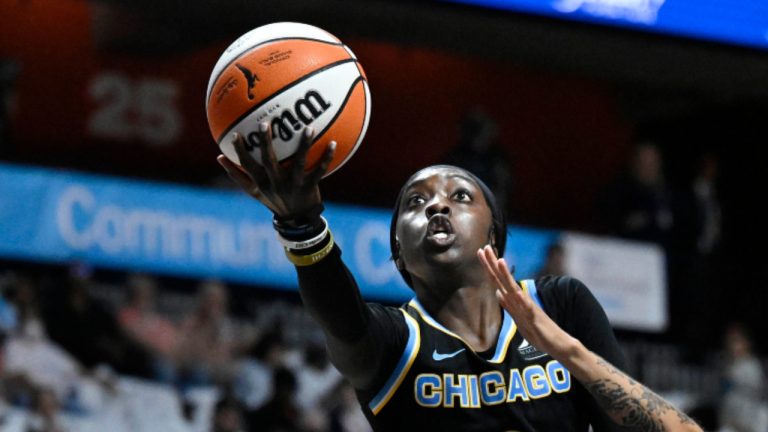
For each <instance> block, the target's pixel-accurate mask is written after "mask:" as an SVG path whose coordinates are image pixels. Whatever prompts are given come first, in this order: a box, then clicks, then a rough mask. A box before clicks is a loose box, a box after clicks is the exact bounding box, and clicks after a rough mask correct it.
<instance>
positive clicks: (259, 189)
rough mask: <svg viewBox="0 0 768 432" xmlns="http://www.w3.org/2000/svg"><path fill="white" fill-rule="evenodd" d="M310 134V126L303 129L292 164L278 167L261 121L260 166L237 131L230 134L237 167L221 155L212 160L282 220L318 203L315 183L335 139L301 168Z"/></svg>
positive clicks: (325, 166) (267, 129)
mask: <svg viewBox="0 0 768 432" xmlns="http://www.w3.org/2000/svg"><path fill="white" fill-rule="evenodd" d="M314 137H315V131H314V129H312V128H310V127H307V128H306V129H304V133H303V134H302V137H301V142H300V143H299V148H298V150H297V151H296V154H295V155H294V162H293V164H291V165H290V166H287V167H286V166H282V165H281V164H280V163H279V162H278V161H277V157H276V156H275V150H274V147H273V146H272V131H271V128H270V126H269V123H261V124H260V125H259V142H260V143H262V144H261V146H260V148H261V161H262V164H261V165H260V164H259V163H258V162H257V161H256V160H255V159H254V158H253V156H251V154H250V153H249V152H248V150H247V149H246V147H245V140H243V137H242V136H241V135H239V134H234V138H233V140H232V145H233V146H234V148H235V151H236V152H237V157H238V159H240V166H238V165H237V164H235V163H234V162H232V161H230V160H229V159H228V158H227V157H226V156H224V155H219V156H218V158H217V159H216V160H217V161H218V162H219V165H221V166H222V167H223V168H224V170H225V171H226V172H227V174H228V175H229V177H230V178H231V179H232V180H233V181H234V182H235V183H237V184H238V185H239V186H240V188H242V189H243V190H244V191H245V192H247V193H248V194H249V195H251V196H252V197H254V198H256V199H257V200H259V201H260V202H261V203H262V204H264V205H265V206H267V208H269V209H270V210H271V211H272V213H274V214H275V215H277V216H279V217H281V218H285V219H292V218H297V217H301V216H303V215H305V214H306V213H307V212H308V211H311V210H312V209H314V208H317V207H318V206H319V205H320V204H321V202H322V199H321V198H320V188H318V186H317V185H318V183H319V182H320V179H321V178H323V175H325V173H326V172H327V171H328V166H329V165H330V163H331V160H332V159H333V153H334V151H335V149H336V142H335V141H331V143H330V144H329V145H328V149H327V150H326V152H325V154H324V155H323V158H322V159H321V160H320V163H318V164H317V166H316V167H314V168H313V169H312V170H310V171H308V172H307V171H305V170H304V169H305V166H306V160H307V152H308V151H309V148H310V146H311V145H312V142H313V141H314Z"/></svg>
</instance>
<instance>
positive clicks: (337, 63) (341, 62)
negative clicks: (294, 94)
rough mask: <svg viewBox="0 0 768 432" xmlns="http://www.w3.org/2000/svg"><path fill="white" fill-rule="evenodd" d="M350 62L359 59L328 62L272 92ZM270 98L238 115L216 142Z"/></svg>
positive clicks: (283, 89) (273, 93)
mask: <svg viewBox="0 0 768 432" xmlns="http://www.w3.org/2000/svg"><path fill="white" fill-rule="evenodd" d="M350 62H357V61H356V60H355V59H352V58H349V59H345V60H339V61H337V62H333V63H329V64H327V65H325V66H323V67H321V68H319V69H316V70H313V71H312V72H310V73H308V74H306V75H304V76H302V77H301V78H299V79H297V80H294V81H292V82H290V83H288V84H286V85H284V86H283V87H281V88H279V89H277V90H275V91H274V92H272V95H277V94H280V93H282V92H284V91H285V90H287V89H288V88H290V87H293V86H295V85H297V84H299V83H300V82H302V81H306V80H307V79H309V78H312V77H313V76H315V75H317V74H319V73H320V72H323V71H326V70H328V69H332V68H335V67H336V66H340V65H342V64H346V63H350ZM269 100H271V98H270V99H265V100H263V101H261V102H260V103H259V104H258V105H255V106H252V107H251V108H250V109H249V110H247V111H245V112H244V113H243V114H241V115H240V117H238V118H236V119H235V120H233V121H232V122H231V124H230V126H229V127H228V128H227V129H225V130H224V132H222V133H220V134H219V136H218V137H217V138H216V142H217V143H218V142H220V141H221V139H222V138H224V137H225V136H227V134H228V133H230V132H231V131H232V129H234V128H235V126H236V125H237V124H238V123H240V122H241V121H243V119H244V118H246V117H248V116H249V115H251V113H253V112H254V111H256V110H257V109H259V108H261V107H262V106H263V105H264V104H265V103H266V102H267V101H269Z"/></svg>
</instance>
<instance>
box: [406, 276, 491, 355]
mask: <svg viewBox="0 0 768 432" xmlns="http://www.w3.org/2000/svg"><path fill="white" fill-rule="evenodd" d="M416 293H417V296H418V298H419V302H420V303H421V304H422V305H423V306H424V307H425V308H426V309H427V311H428V312H429V314H430V315H432V317H433V318H434V319H436V320H437V321H438V322H439V323H440V324H442V325H443V326H445V327H446V328H447V329H449V330H451V331H452V332H454V333H456V334H458V335H459V336H461V338H462V339H464V340H465V341H466V342H467V343H468V344H469V345H470V346H471V347H472V348H473V349H474V350H475V351H485V350H487V349H489V348H491V347H492V346H493V344H494V343H495V342H496V339H497V338H498V334H499V329H500V328H501V322H502V314H501V307H500V306H499V302H498V300H496V296H495V291H494V289H493V288H492V286H491V285H489V284H482V285H473V286H464V287H460V288H458V289H454V290H452V291H450V294H449V295H447V296H440V295H435V294H434V293H431V292H428V291H426V290H419V289H417V290H416Z"/></svg>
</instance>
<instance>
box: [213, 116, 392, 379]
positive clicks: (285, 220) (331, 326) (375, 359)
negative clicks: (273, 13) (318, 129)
mask: <svg viewBox="0 0 768 432" xmlns="http://www.w3.org/2000/svg"><path fill="white" fill-rule="evenodd" d="M270 129H271V128H270V127H269V125H268V124H266V123H265V124H262V125H260V130H259V142H260V143H262V145H261V146H260V151H261V160H262V164H261V165H260V164H259V163H258V162H256V161H255V160H254V158H253V157H252V156H251V155H250V154H249V153H248V151H247V150H246V148H245V142H244V140H243V139H242V137H240V136H236V137H235V138H234V140H233V145H234V148H235V150H236V152H237V156H238V159H239V161H240V166H238V165H237V164H235V163H234V162H232V161H230V160H229V159H227V158H226V157H225V156H224V155H220V156H219V157H218V159H217V160H218V162H219V164H220V165H221V166H222V167H223V168H224V170H225V171H226V172H227V174H228V175H229V176H230V178H232V180H233V181H235V183H237V184H238V185H239V186H240V187H241V188H242V189H243V190H244V191H245V192H246V193H248V194H249V195H251V196H252V197H254V198H256V199H257V200H259V201H260V202H261V203H262V204H263V205H264V206H266V207H267V208H268V209H269V210H271V211H272V213H273V214H274V217H275V218H274V226H275V229H276V230H277V232H278V234H279V235H280V236H281V237H282V238H283V240H286V239H287V240H289V241H288V242H287V243H288V244H292V243H293V244H294V245H295V244H296V242H301V241H306V240H310V239H319V242H318V243H317V244H316V245H315V246H312V247H308V248H302V249H296V250H294V249H290V248H289V250H290V252H289V253H288V254H287V255H288V257H289V259H290V260H291V261H292V262H293V263H294V264H295V265H296V272H297V274H298V278H299V292H300V294H301V298H302V301H303V303H304V306H305V308H306V310H307V311H308V312H309V314H310V315H311V316H312V317H313V318H314V319H315V320H316V321H317V322H318V323H319V324H320V326H321V327H322V328H323V330H324V332H325V334H326V344H327V346H328V351H329V356H330V358H331V361H332V362H333V364H334V366H336V368H337V369H339V371H340V372H341V373H342V374H343V375H344V376H345V377H346V378H347V379H348V380H349V381H350V382H351V383H352V385H353V386H354V387H356V388H358V389H366V388H370V387H371V386H375V385H376V382H377V381H378V380H380V377H381V374H382V371H385V370H387V369H388V366H389V364H390V363H391V364H394V363H395V362H396V361H397V358H396V357H393V356H395V355H396V353H398V352H399V351H402V347H403V346H405V340H404V336H405V335H406V334H407V329H406V326H405V323H404V318H403V317H402V316H401V314H399V313H394V312H393V311H392V310H390V309H391V308H385V307H382V306H379V305H368V304H366V303H365V302H364V301H363V299H362V297H361V295H360V290H359V289H358V287H357V284H356V282H355V279H354V277H353V276H352V274H351V273H350V272H349V270H348V269H347V267H346V266H345V265H344V263H343V262H342V260H341V251H340V249H339V248H338V246H336V245H334V244H333V239H332V235H330V234H329V230H327V225H326V223H325V221H324V220H323V219H322V218H321V217H320V213H321V212H322V210H323V205H322V199H321V197H320V189H319V187H318V182H319V181H320V179H321V178H322V177H323V175H324V174H325V173H326V171H327V169H328V166H329V164H330V162H331V160H332V158H333V152H334V149H335V142H332V143H331V144H330V145H329V146H328V149H327V151H326V152H325V154H324V155H323V158H322V159H321V161H320V162H319V164H318V165H317V166H316V167H314V168H313V169H311V170H310V171H305V162H306V154H307V151H308V150H309V148H310V146H311V144H312V142H313V140H314V131H313V130H312V129H311V128H306V129H305V131H304V133H303V135H302V139H301V142H300V144H299V148H298V150H297V152H296V154H295V156H294V163H293V164H292V165H291V166H288V167H284V166H281V165H280V164H279V163H278V161H277V158H276V156H275V153H274V149H273V147H272V139H271V138H272V137H271V130H270ZM284 244H285V243H284ZM390 357H391V358H390Z"/></svg>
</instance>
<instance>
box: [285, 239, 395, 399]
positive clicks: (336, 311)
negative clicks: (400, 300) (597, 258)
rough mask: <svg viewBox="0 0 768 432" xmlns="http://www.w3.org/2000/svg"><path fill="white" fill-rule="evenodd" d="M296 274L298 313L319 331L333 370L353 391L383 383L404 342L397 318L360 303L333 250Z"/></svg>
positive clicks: (391, 312)
mask: <svg viewBox="0 0 768 432" xmlns="http://www.w3.org/2000/svg"><path fill="white" fill-rule="evenodd" d="M296 272H297V274H298V277H299V292H300V294H301V298H302V301H303V302H304V307H305V308H306V309H307V311H308V312H309V314H310V315H311V316H312V317H313V318H314V319H315V320H316V321H317V322H318V323H319V324H320V326H321V327H322V328H323V330H324V332H325V334H326V337H327V341H326V343H327V345H328V353H329V357H330V358H331V361H332V362H333V364H334V366H336V368H337V369H338V370H339V371H340V372H341V373H342V374H343V375H344V376H345V377H346V378H347V379H348V380H349V381H350V382H351V383H352V385H353V386H354V387H355V388H357V389H359V390H371V389H373V388H375V387H377V386H378V385H380V384H381V383H383V382H384V381H385V380H386V377H387V375H388V374H389V373H390V372H391V370H392V369H393V368H394V366H395V364H396V363H397V360H398V358H399V356H400V354H401V353H402V350H403V349H404V347H405V344H406V342H407V337H408V329H407V326H406V324H405V319H404V318H403V315H402V313H401V312H400V311H399V310H398V309H396V308H392V307H385V306H382V305H379V304H373V303H371V304H367V303H365V302H364V301H363V299H362V296H361V295H360V290H359V288H358V286H357V283H356V282H355V279H354V277H353V276H352V274H351V273H350V272H349V269H347V267H346V266H345V265H344V263H343V262H342V260H341V250H340V249H339V247H338V246H334V247H333V250H332V251H331V253H330V254H329V255H328V256H327V257H325V258H324V259H323V260H321V261H319V262H317V263H315V264H313V265H310V266H302V267H296Z"/></svg>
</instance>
